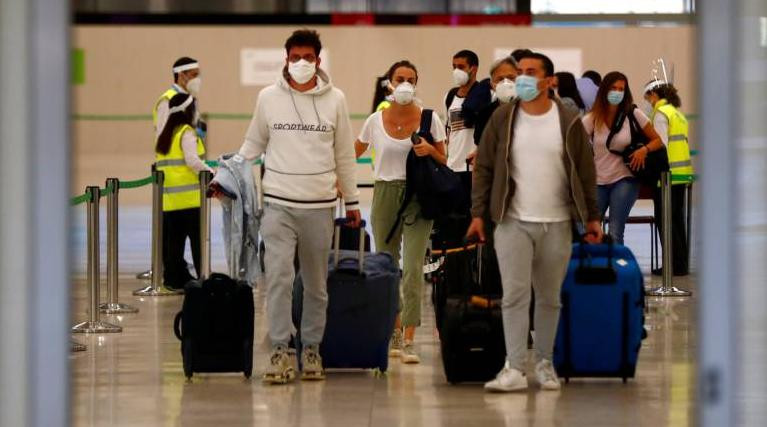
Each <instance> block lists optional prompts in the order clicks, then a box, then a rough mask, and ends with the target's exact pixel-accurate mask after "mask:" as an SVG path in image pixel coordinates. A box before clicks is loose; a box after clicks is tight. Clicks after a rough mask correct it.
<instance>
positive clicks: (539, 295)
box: [495, 217, 572, 372]
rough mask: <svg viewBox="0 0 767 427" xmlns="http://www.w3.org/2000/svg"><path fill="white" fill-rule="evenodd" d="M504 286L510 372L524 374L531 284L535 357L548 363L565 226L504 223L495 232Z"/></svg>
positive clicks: (565, 254)
mask: <svg viewBox="0 0 767 427" xmlns="http://www.w3.org/2000/svg"><path fill="white" fill-rule="evenodd" d="M495 251H496V254H497V256H498V266H499V267H500V270H501V281H502V282H503V300H502V302H501V310H502V312H503V331H504V335H505V339H506V354H507V356H506V357H507V359H508V361H509V363H510V364H511V367H512V368H515V369H518V370H520V371H522V372H525V366H526V364H527V363H526V362H527V332H528V326H529V323H530V317H529V316H530V313H529V310H530V284H531V283H532V285H533V289H534V290H535V319H534V321H535V352H536V357H537V359H538V360H540V359H547V360H551V358H552V353H553V352H554V339H555V338H556V333H557V326H558V323H559V309H560V307H561V303H560V291H561V289H562V281H563V280H564V279H565V275H566V274H567V265H568V262H569V260H570V253H571V251H572V229H571V225H570V221H564V222H553V223H534V222H525V221H519V220H515V219H511V218H508V217H507V218H506V219H505V220H504V221H503V222H502V223H500V224H498V226H497V227H496V229H495Z"/></svg>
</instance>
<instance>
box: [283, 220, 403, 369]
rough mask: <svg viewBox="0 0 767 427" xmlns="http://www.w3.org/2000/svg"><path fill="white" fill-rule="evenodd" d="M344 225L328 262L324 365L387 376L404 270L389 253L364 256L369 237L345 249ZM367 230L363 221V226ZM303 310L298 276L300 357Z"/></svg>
mask: <svg viewBox="0 0 767 427" xmlns="http://www.w3.org/2000/svg"><path fill="white" fill-rule="evenodd" d="M344 223H345V219H337V220H336V229H335V238H334V244H333V247H334V250H333V254H331V255H330V260H329V268H328V311H327V323H326V325H325V334H324V336H323V338H322V344H320V355H321V356H322V363H323V365H324V367H325V368H358V369H379V370H380V371H382V372H385V371H386V370H387V368H388V366H389V339H390V338H391V335H392V332H393V331H394V320H395V318H396V317H397V308H398V305H399V282H400V270H399V267H398V266H397V265H396V264H395V263H394V259H393V258H392V256H391V255H389V254H388V253H385V252H381V253H365V252H364V241H363V237H362V236H364V234H362V235H358V236H357V237H358V238H359V239H360V243H359V246H358V248H360V249H359V250H356V251H342V250H340V249H339V244H340V241H341V227H342V225H343V224H344ZM364 226H365V224H364V221H363V224H362V226H361V227H363V228H364ZM336 260H337V261H336ZM360 260H361V261H362V262H360ZM302 309H303V283H302V281H301V276H300V275H296V280H295V284H294V287H293V323H294V324H295V325H296V330H297V331H298V332H297V336H296V341H297V345H296V347H299V352H300V340H301V333H300V325H301V313H302ZM299 359H300V358H299Z"/></svg>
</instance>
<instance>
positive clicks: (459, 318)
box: [433, 246, 506, 384]
mask: <svg viewBox="0 0 767 427" xmlns="http://www.w3.org/2000/svg"><path fill="white" fill-rule="evenodd" d="M500 283H501V279H500V272H499V270H498V261H497V259H496V257H495V253H494V251H492V248H487V249H483V246H477V247H474V248H465V249H464V250H460V251H454V252H450V253H447V254H446V255H445V260H444V264H443V265H442V268H441V271H440V272H439V274H438V275H437V277H436V280H435V282H434V289H433V301H434V310H435V316H436V319H437V328H438V330H439V336H440V347H441V353H442V364H443V367H444V369H445V376H446V377H447V381H448V382H449V383H451V384H453V383H458V382H484V381H489V380H491V379H492V378H494V377H495V375H496V374H497V373H498V372H499V371H500V370H501V368H502V367H503V364H504V362H505V359H506V345H505V342H504V335H503V319H502V316H501V295H502V292H501V285H500Z"/></svg>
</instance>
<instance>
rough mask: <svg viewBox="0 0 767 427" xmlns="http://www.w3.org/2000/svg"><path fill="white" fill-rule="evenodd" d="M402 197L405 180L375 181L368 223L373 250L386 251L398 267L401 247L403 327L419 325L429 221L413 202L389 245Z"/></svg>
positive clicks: (430, 224) (429, 227)
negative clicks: (371, 231) (370, 229)
mask: <svg viewBox="0 0 767 427" xmlns="http://www.w3.org/2000/svg"><path fill="white" fill-rule="evenodd" d="M404 197H405V181H376V182H375V186H374V189H373V206H372V209H371V214H370V220H371V223H372V226H373V238H374V239H375V246H376V251H378V252H388V253H390V254H391V255H392V256H393V257H394V261H395V262H396V263H397V265H399V262H400V245H402V281H401V282H400V298H401V299H400V309H401V313H400V314H401V316H400V319H401V321H402V326H404V327H408V326H420V325H421V295H422V294H423V288H424V277H423V264H424V256H425V255H426V249H427V248H428V245H429V236H430V235H431V226H432V222H433V221H431V220H426V219H423V218H422V217H421V206H420V205H419V204H418V202H417V201H416V200H415V199H413V200H412V201H411V202H410V203H409V204H408V206H407V208H406V209H405V212H404V213H403V215H402V221H401V222H400V225H399V226H398V227H397V230H396V231H395V232H394V235H393V237H392V239H391V241H390V242H389V243H386V236H387V235H388V234H389V230H391V227H392V226H393V225H394V222H395V221H396V220H397V211H398V210H399V208H400V205H401V204H402V200H403V198H404Z"/></svg>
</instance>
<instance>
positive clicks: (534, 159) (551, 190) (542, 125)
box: [509, 102, 570, 223]
mask: <svg viewBox="0 0 767 427" xmlns="http://www.w3.org/2000/svg"><path fill="white" fill-rule="evenodd" d="M564 149H565V146H564V141H563V140H562V130H561V125H560V122H559V110H558V109H557V105H556V104H555V103H553V102H552V103H551V109H549V111H548V112H546V113H544V114H541V115H537V116H535V115H530V114H527V113H525V111H524V110H523V109H522V107H521V106H520V107H519V112H518V115H517V118H516V121H515V122H514V140H513V141H512V144H511V150H512V163H513V164H512V168H511V177H512V179H513V180H514V183H515V184H516V185H515V192H514V197H513V198H512V200H511V209H510V210H509V215H511V217H512V218H514V219H518V220H520V221H527V222H538V223H543V222H561V221H567V220H569V219H570V203H569V200H570V197H569V191H568V180H567V172H566V171H565V164H564V161H563V156H564Z"/></svg>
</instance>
